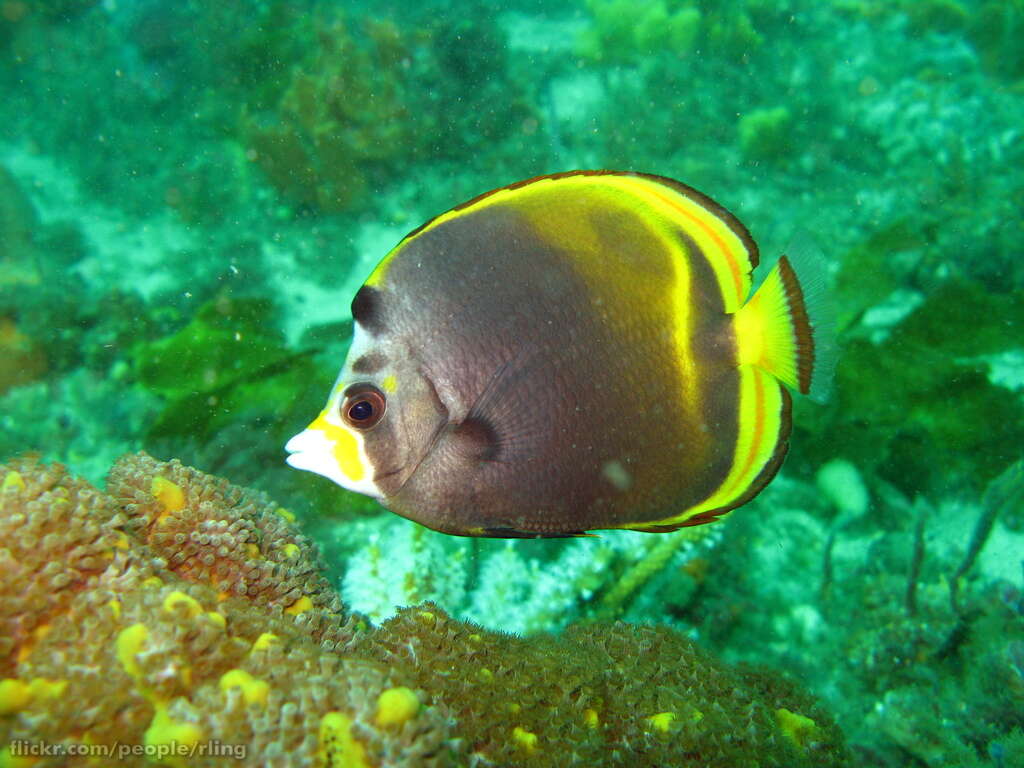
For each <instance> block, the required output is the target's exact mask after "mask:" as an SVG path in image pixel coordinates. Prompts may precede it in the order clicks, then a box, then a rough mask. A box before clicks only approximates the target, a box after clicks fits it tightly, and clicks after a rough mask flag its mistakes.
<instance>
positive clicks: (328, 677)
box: [0, 454, 846, 767]
mask: <svg viewBox="0 0 1024 768" xmlns="http://www.w3.org/2000/svg"><path fill="white" fill-rule="evenodd" d="M0 477H2V478H3V481H2V490H0V540H2V541H3V542H4V544H5V547H4V549H3V550H0V574H2V575H3V581H2V590H0V627H2V630H3V632H2V634H0V638H2V641H0V675H2V679H0V743H2V744H4V745H6V746H3V747H2V748H0V765H5V766H22V765H34V766H45V765H87V764H91V762H90V756H92V757H93V758H96V757H99V758H104V757H106V758H108V759H113V758H117V759H119V760H123V764H125V765H141V764H143V762H146V761H148V762H149V763H152V762H156V763H159V764H163V765H170V766H183V765H189V766H202V765H222V764H224V760H225V759H226V758H228V757H230V758H232V759H233V764H238V765H266V766H278V765H279V766H289V765H296V766H299V765H309V766H313V765H318V766H332V765H345V766H431V765H453V766H454V765H466V764H473V765H513V764H514V765H537V766H564V765H569V764H574V763H585V764H588V765H623V766H626V765H628V766H644V765H650V766H654V765H665V764H672V765H679V766H684V765H706V764H714V765H716V766H723V767H726V766H746V765H751V764H754V763H755V762H756V764H759V765H778V766H783V765H785V766H800V765H807V766H811V765H814V766H838V765H844V764H845V760H846V756H845V751H844V748H843V746H842V738H841V736H840V734H839V732H838V730H837V729H836V727H835V726H834V725H833V724H832V722H831V720H830V718H829V717H828V715H827V714H825V713H824V711H822V709H821V708H820V707H819V706H818V705H817V704H816V703H815V702H814V701H813V700H812V699H811V698H810V697H809V696H808V695H807V694H805V693H803V692H801V691H800V690H798V689H797V688H796V687H795V686H794V685H793V684H791V683H789V682H787V681H785V680H783V679H781V678H779V677H778V675H777V674H776V673H768V672H765V671H757V670H753V669H730V668H728V667H725V666H723V665H721V664H719V663H718V662H716V661H714V659H712V658H711V657H710V656H709V655H708V654H707V653H706V652H703V651H701V650H699V649H698V648H696V646H694V645H693V643H692V642H690V641H689V640H686V639H685V638H683V637H682V636H680V635H678V634H676V633H675V632H673V631H672V630H669V629H666V628H661V629H657V628H635V627H630V626H628V625H624V624H607V623H602V624H593V625H587V626H580V627H576V628H573V629H571V630H570V631H569V632H567V633H566V634H565V636H563V637H561V638H539V639H532V640H526V639H521V638H516V637H513V636H510V635H504V634H501V633H495V632H490V631H487V630H484V629H481V628H479V627H476V626H474V625H471V624H466V623H463V622H459V621H455V620H453V619H451V618H449V617H448V616H447V615H446V614H445V613H444V612H443V611H442V610H441V609H439V608H437V607H436V606H433V605H431V604H423V605H420V606H416V607H412V608H407V609H404V610H403V611H402V612H401V613H400V614H399V616H397V617H396V618H394V619H392V620H390V621H388V622H386V623H385V624H383V625H382V626H380V627H379V628H375V629H371V628H369V627H367V625H366V624H365V622H364V621H363V620H361V619H360V618H359V617H358V616H348V615H347V614H346V612H345V609H344V608H343V607H342V606H341V604H340V602H339V600H338V598H337V596H336V595H335V594H334V592H333V590H332V589H331V588H330V587H329V585H327V583H326V582H325V581H324V580H323V578H322V577H321V576H320V570H319V567H318V563H317V560H316V555H315V552H314V550H313V549H312V546H311V545H310V544H309V542H308V541H307V540H306V539H304V538H303V537H302V536H301V535H300V534H298V533H297V532H296V531H295V529H294V527H293V526H292V524H291V522H290V521H289V513H287V512H286V511H285V510H282V509H280V508H279V507H277V506H276V505H274V504H272V503H271V502H269V501H268V500H267V499H266V498H264V497H262V496H261V495H260V494H257V493H253V492H250V491H244V490H242V489H239V488H236V487H234V486H231V485H230V484H228V483H227V482H226V481H223V480H218V479H216V478H212V477H210V476H207V475H204V474H202V473H201V472H198V471H196V470H194V469H190V468H187V467H184V466H182V465H181V464H179V463H177V462H159V461H156V460H154V459H152V458H151V457H149V456H147V455H145V454H138V455H131V456H126V457H124V458H123V459H122V460H120V461H119V462H118V463H117V464H116V465H115V466H114V468H113V469H112V470H111V473H110V477H109V481H108V490H107V493H102V492H100V491H98V490H96V489H95V488H93V487H92V486H90V485H89V484H88V483H86V482H84V481H82V480H77V479H75V478H73V477H71V476H70V475H68V474H67V472H66V471H65V470H64V469H63V468H62V467H60V466H59V465H50V466H46V465H41V464H39V463H38V462H37V460H35V459H19V460H15V461H12V462H10V463H8V464H6V465H3V466H0ZM43 747H45V748H46V749H49V750H50V751H49V752H40V751H39V750H41V749H43ZM133 749H134V750H135V751H132V750H133ZM32 750H36V751H32ZM104 750H106V751H104ZM118 750H120V751H118Z"/></svg>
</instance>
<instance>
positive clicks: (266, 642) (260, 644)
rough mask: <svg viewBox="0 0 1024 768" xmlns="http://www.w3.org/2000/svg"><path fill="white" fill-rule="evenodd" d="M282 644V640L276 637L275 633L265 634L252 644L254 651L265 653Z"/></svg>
mask: <svg viewBox="0 0 1024 768" xmlns="http://www.w3.org/2000/svg"><path fill="white" fill-rule="evenodd" d="M279 642H281V638H279V637H278V636H277V635H275V634H274V633H273V632H264V633H263V634H262V635H260V636H259V637H257V638H256V640H255V641H254V642H253V644H252V650H253V651H265V650H267V649H268V648H270V646H272V645H273V644H274V643H279Z"/></svg>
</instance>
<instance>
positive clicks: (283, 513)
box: [274, 507, 295, 523]
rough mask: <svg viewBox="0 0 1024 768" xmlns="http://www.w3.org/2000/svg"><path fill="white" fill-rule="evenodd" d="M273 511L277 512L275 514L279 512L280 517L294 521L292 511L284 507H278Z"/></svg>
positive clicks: (290, 521)
mask: <svg viewBox="0 0 1024 768" xmlns="http://www.w3.org/2000/svg"><path fill="white" fill-rule="evenodd" d="M274 511H275V512H277V514H279V515H280V516H281V517H283V518H284V519H285V520H287V521H288V522H289V523H294V522H295V515H294V514H293V513H292V512H290V511H288V510H287V509H285V508H284V507H278V508H277V509H276V510H274Z"/></svg>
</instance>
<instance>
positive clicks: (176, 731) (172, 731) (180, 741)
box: [142, 706, 204, 766]
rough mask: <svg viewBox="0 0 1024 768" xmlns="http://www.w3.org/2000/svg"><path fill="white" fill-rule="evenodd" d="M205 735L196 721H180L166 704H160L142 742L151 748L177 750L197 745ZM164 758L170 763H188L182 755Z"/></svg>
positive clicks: (182, 764)
mask: <svg viewBox="0 0 1024 768" xmlns="http://www.w3.org/2000/svg"><path fill="white" fill-rule="evenodd" d="M203 736H204V734H203V729H202V728H201V727H199V726H198V725H196V724H195V723H182V722H178V721H177V720H175V719H173V718H172V717H171V716H170V715H169V714H168V713H167V707H166V706H158V707H157V708H156V713H155V714H154V715H153V720H152V722H150V724H149V728H147V729H146V732H145V733H144V734H143V736H142V743H143V744H144V745H145V746H147V747H150V748H157V749H159V748H160V747H168V748H171V749H172V750H174V751H177V750H180V749H189V748H191V747H193V746H195V745H196V744H198V743H199V742H200V741H201V740H202V739H203ZM171 754H172V755H173V754H174V752H172V753H171ZM164 760H165V761H166V762H167V763H168V764H169V765H181V766H184V765H186V763H185V761H184V760H183V759H182V758H180V757H166V758H164Z"/></svg>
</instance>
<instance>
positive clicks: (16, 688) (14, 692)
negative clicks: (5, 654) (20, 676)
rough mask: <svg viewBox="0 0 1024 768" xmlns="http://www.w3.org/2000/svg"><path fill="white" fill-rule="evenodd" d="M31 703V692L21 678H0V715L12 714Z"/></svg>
mask: <svg viewBox="0 0 1024 768" xmlns="http://www.w3.org/2000/svg"><path fill="white" fill-rule="evenodd" d="M31 703H32V693H31V692H30V691H29V688H28V683H26V682H24V681H23V680H16V679H12V678H7V679H5V680H0V715H13V714H14V713H15V712H20V711H21V710H23V709H25V707H27V706H28V705H29V704H31Z"/></svg>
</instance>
